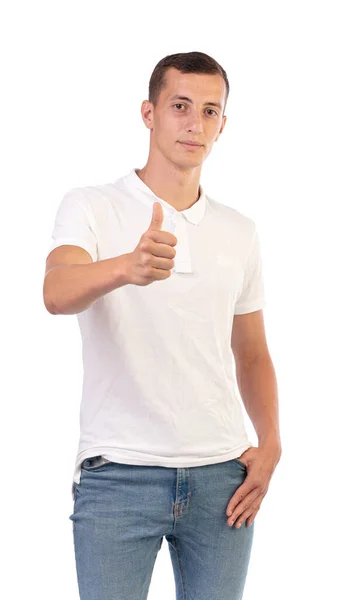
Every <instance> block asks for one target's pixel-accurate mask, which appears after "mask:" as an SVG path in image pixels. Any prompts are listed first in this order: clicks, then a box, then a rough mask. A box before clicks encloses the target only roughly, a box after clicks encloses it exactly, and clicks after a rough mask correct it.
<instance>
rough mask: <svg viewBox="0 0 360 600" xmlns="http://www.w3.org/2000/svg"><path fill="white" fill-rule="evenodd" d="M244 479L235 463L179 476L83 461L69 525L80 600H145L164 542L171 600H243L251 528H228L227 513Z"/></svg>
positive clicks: (242, 467) (190, 470) (180, 470)
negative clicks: (168, 560)
mask: <svg viewBox="0 0 360 600" xmlns="http://www.w3.org/2000/svg"><path fill="white" fill-rule="evenodd" d="M246 472H247V471H246V466H245V465H244V463H243V462H242V461H240V460H239V459H237V458H234V459H231V460H228V461H226V462H222V463H216V464H211V465H205V466H200V467H184V468H169V467H158V466H142V465H128V464H124V463H117V462H112V461H106V462H104V460H103V458H102V457H94V458H90V459H86V460H84V462H83V463H82V465H81V476H80V483H79V484H76V483H75V500H74V509H73V514H71V515H70V517H69V519H71V520H72V522H73V539H74V549H75V562H76V572H77V581H78V587H79V593H80V600H145V599H146V598H147V596H148V590H149V586H150V580H151V575H152V571H153V568H154V564H155V560H156V556H157V553H158V552H159V550H160V548H161V545H162V542H163V538H164V537H165V539H166V541H167V542H168V548H169V552H170V557H171V562H172V567H173V572H174V579H175V587H176V600H241V599H242V597H243V590H244V586H245V580H246V575H247V570H248V564H249V559H250V552H251V546H252V540H253V532H254V522H253V523H252V524H251V525H250V527H248V526H247V525H246V524H245V523H243V524H242V526H241V527H240V529H235V527H234V526H232V527H229V525H228V524H227V519H228V517H227V515H226V507H227V505H228V502H229V500H230V498H231V497H232V496H233V494H234V493H235V491H236V490H237V489H238V488H239V486H240V485H241V484H242V483H243V482H244V480H245V478H246Z"/></svg>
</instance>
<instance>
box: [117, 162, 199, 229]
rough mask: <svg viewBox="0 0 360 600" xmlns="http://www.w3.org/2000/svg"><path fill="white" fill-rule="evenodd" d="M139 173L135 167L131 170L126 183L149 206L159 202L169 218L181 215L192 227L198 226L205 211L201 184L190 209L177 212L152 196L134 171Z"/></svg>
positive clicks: (152, 193)
mask: <svg viewBox="0 0 360 600" xmlns="http://www.w3.org/2000/svg"><path fill="white" fill-rule="evenodd" d="M137 170H138V171H139V170H140V169H138V168H137V167H134V168H133V169H131V171H130V173H129V174H128V175H127V176H126V182H127V183H128V184H129V185H130V187H131V188H136V189H137V190H139V191H141V192H143V194H144V196H143V197H142V199H144V198H145V197H146V198H148V199H149V205H152V204H153V203H154V202H156V201H157V202H160V204H161V205H162V206H163V207H164V209H165V210H166V212H167V213H168V214H169V215H170V216H171V215H173V214H174V213H178V214H182V215H184V217H185V218H186V219H187V220H188V221H189V222H190V223H193V224H194V225H198V224H199V223H200V221H201V219H202V218H203V216H204V214H205V209H206V194H205V192H204V189H203V187H202V185H201V184H199V189H200V197H199V199H198V200H197V201H196V202H194V204H193V205H192V206H190V208H186V209H185V210H181V211H178V210H176V208H174V207H173V206H172V205H171V204H169V203H168V202H166V201H165V200H163V199H162V198H159V197H158V196H156V195H155V194H154V192H153V191H152V190H151V189H150V188H149V187H148V186H147V185H146V183H144V181H143V180H142V179H140V177H139V176H138V175H137V173H136V171H137Z"/></svg>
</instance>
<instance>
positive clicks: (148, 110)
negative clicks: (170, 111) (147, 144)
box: [141, 100, 154, 129]
mask: <svg viewBox="0 0 360 600" xmlns="http://www.w3.org/2000/svg"><path fill="white" fill-rule="evenodd" d="M141 116H142V120H143V121H144V123H145V126H146V127H147V128H148V129H153V126H154V105H153V103H152V102H150V101H149V100H143V101H142V104H141Z"/></svg>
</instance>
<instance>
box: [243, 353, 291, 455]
mask: <svg viewBox="0 0 360 600" xmlns="http://www.w3.org/2000/svg"><path fill="white" fill-rule="evenodd" d="M236 378H237V382H238V385H239V391H240V395H241V398H242V400H243V403H244V406H245V408H246V412H247V414H248V415H249V418H250V419H251V422H252V424H253V425H254V428H255V430H256V433H257V436H258V443H259V446H260V445H262V446H263V445H275V446H277V447H278V448H279V451H280V452H281V441H280V426H279V406H278V391H277V382H276V375H275V369H274V366H273V363H272V360H271V358H270V356H269V354H266V355H264V356H261V357H258V358H254V359H253V360H251V361H249V362H248V363H246V361H242V362H240V361H237V364H236Z"/></svg>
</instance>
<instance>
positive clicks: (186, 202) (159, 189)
mask: <svg viewBox="0 0 360 600" xmlns="http://www.w3.org/2000/svg"><path fill="white" fill-rule="evenodd" d="M200 171H201V166H200V167H195V168H193V169H184V170H180V169H179V168H177V167H176V166H175V165H173V164H170V165H169V164H167V165H166V167H165V168H164V166H163V167H161V166H155V165H154V164H152V162H151V161H150V160H148V162H147V163H146V165H145V166H144V167H143V168H142V169H138V170H137V171H136V174H137V176H138V177H139V178H140V179H141V180H142V181H143V182H144V183H145V185H147V186H148V187H149V188H150V189H151V191H152V192H154V194H155V195H156V196H157V197H158V198H161V199H162V200H165V202H167V203H168V204H170V205H171V206H173V207H174V208H175V209H176V210H178V211H182V210H186V209H187V208H190V206H192V205H193V204H194V203H195V202H197V200H198V199H199V197H200V183H199V180H200Z"/></svg>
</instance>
